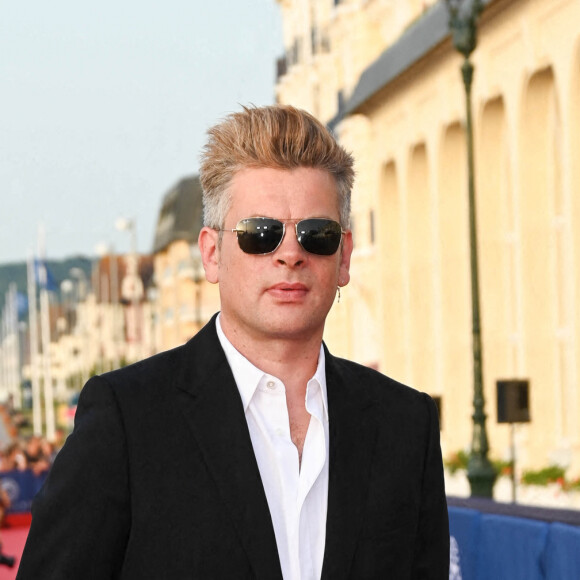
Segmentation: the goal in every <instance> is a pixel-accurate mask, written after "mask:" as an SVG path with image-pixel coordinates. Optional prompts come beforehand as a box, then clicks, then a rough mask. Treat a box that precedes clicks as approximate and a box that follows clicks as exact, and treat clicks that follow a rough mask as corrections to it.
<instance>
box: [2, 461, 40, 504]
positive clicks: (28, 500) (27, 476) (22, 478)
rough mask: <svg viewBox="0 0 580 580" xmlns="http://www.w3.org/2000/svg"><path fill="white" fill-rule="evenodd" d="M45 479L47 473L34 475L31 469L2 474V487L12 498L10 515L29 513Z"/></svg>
mask: <svg viewBox="0 0 580 580" xmlns="http://www.w3.org/2000/svg"><path fill="white" fill-rule="evenodd" d="M45 479H46V473H43V474H41V475H34V473H32V471H31V470H30V469H26V470H25V471H18V470H13V471H5V472H3V473H0V485H2V487H3V488H4V490H5V491H6V493H7V494H8V497H9V498H10V504H11V505H10V508H9V509H8V513H25V512H29V511H30V506H31V504H32V499H33V498H34V496H35V495H36V493H37V492H38V490H39V489H40V488H41V487H42V484H43V483H44V480H45Z"/></svg>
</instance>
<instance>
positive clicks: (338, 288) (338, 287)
mask: <svg viewBox="0 0 580 580" xmlns="http://www.w3.org/2000/svg"><path fill="white" fill-rule="evenodd" d="M336 289H337V290H338V300H337V302H338V303H339V304H340V286H337V287H336Z"/></svg>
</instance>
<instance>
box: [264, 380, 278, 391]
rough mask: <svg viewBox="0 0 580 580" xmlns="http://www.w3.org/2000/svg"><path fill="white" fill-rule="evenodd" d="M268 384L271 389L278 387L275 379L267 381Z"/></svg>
mask: <svg viewBox="0 0 580 580" xmlns="http://www.w3.org/2000/svg"><path fill="white" fill-rule="evenodd" d="M266 386H267V387H268V388H269V389H275V388H276V383H275V382H274V381H268V382H267V383H266Z"/></svg>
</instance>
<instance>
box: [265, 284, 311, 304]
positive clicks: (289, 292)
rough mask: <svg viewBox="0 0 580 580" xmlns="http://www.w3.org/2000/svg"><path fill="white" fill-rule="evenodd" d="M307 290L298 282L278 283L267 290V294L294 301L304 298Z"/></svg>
mask: <svg viewBox="0 0 580 580" xmlns="http://www.w3.org/2000/svg"><path fill="white" fill-rule="evenodd" d="M307 292H308V288H307V287H306V286H305V285H304V284H301V283H300V282H280V283H279V284H274V285H273V286H270V287H269V288H268V293H269V294H271V295H273V296H275V297H276V298H281V299H283V300H296V299H300V298H303V297H304V296H306V294H307Z"/></svg>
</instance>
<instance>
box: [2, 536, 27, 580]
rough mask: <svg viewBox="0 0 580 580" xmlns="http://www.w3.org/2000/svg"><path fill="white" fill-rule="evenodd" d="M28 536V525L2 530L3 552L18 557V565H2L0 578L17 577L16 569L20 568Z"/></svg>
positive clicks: (5, 579) (11, 579) (12, 578)
mask: <svg viewBox="0 0 580 580" xmlns="http://www.w3.org/2000/svg"><path fill="white" fill-rule="evenodd" d="M26 536H28V526H14V527H11V528H3V529H2V530H0V537H1V538H2V552H4V554H6V555H7V556H15V557H16V565H15V566H14V568H7V567H6V566H0V580H14V578H16V571H17V570H18V563H19V562H20V555H21V554H22V550H24V544H25V543H26Z"/></svg>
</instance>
